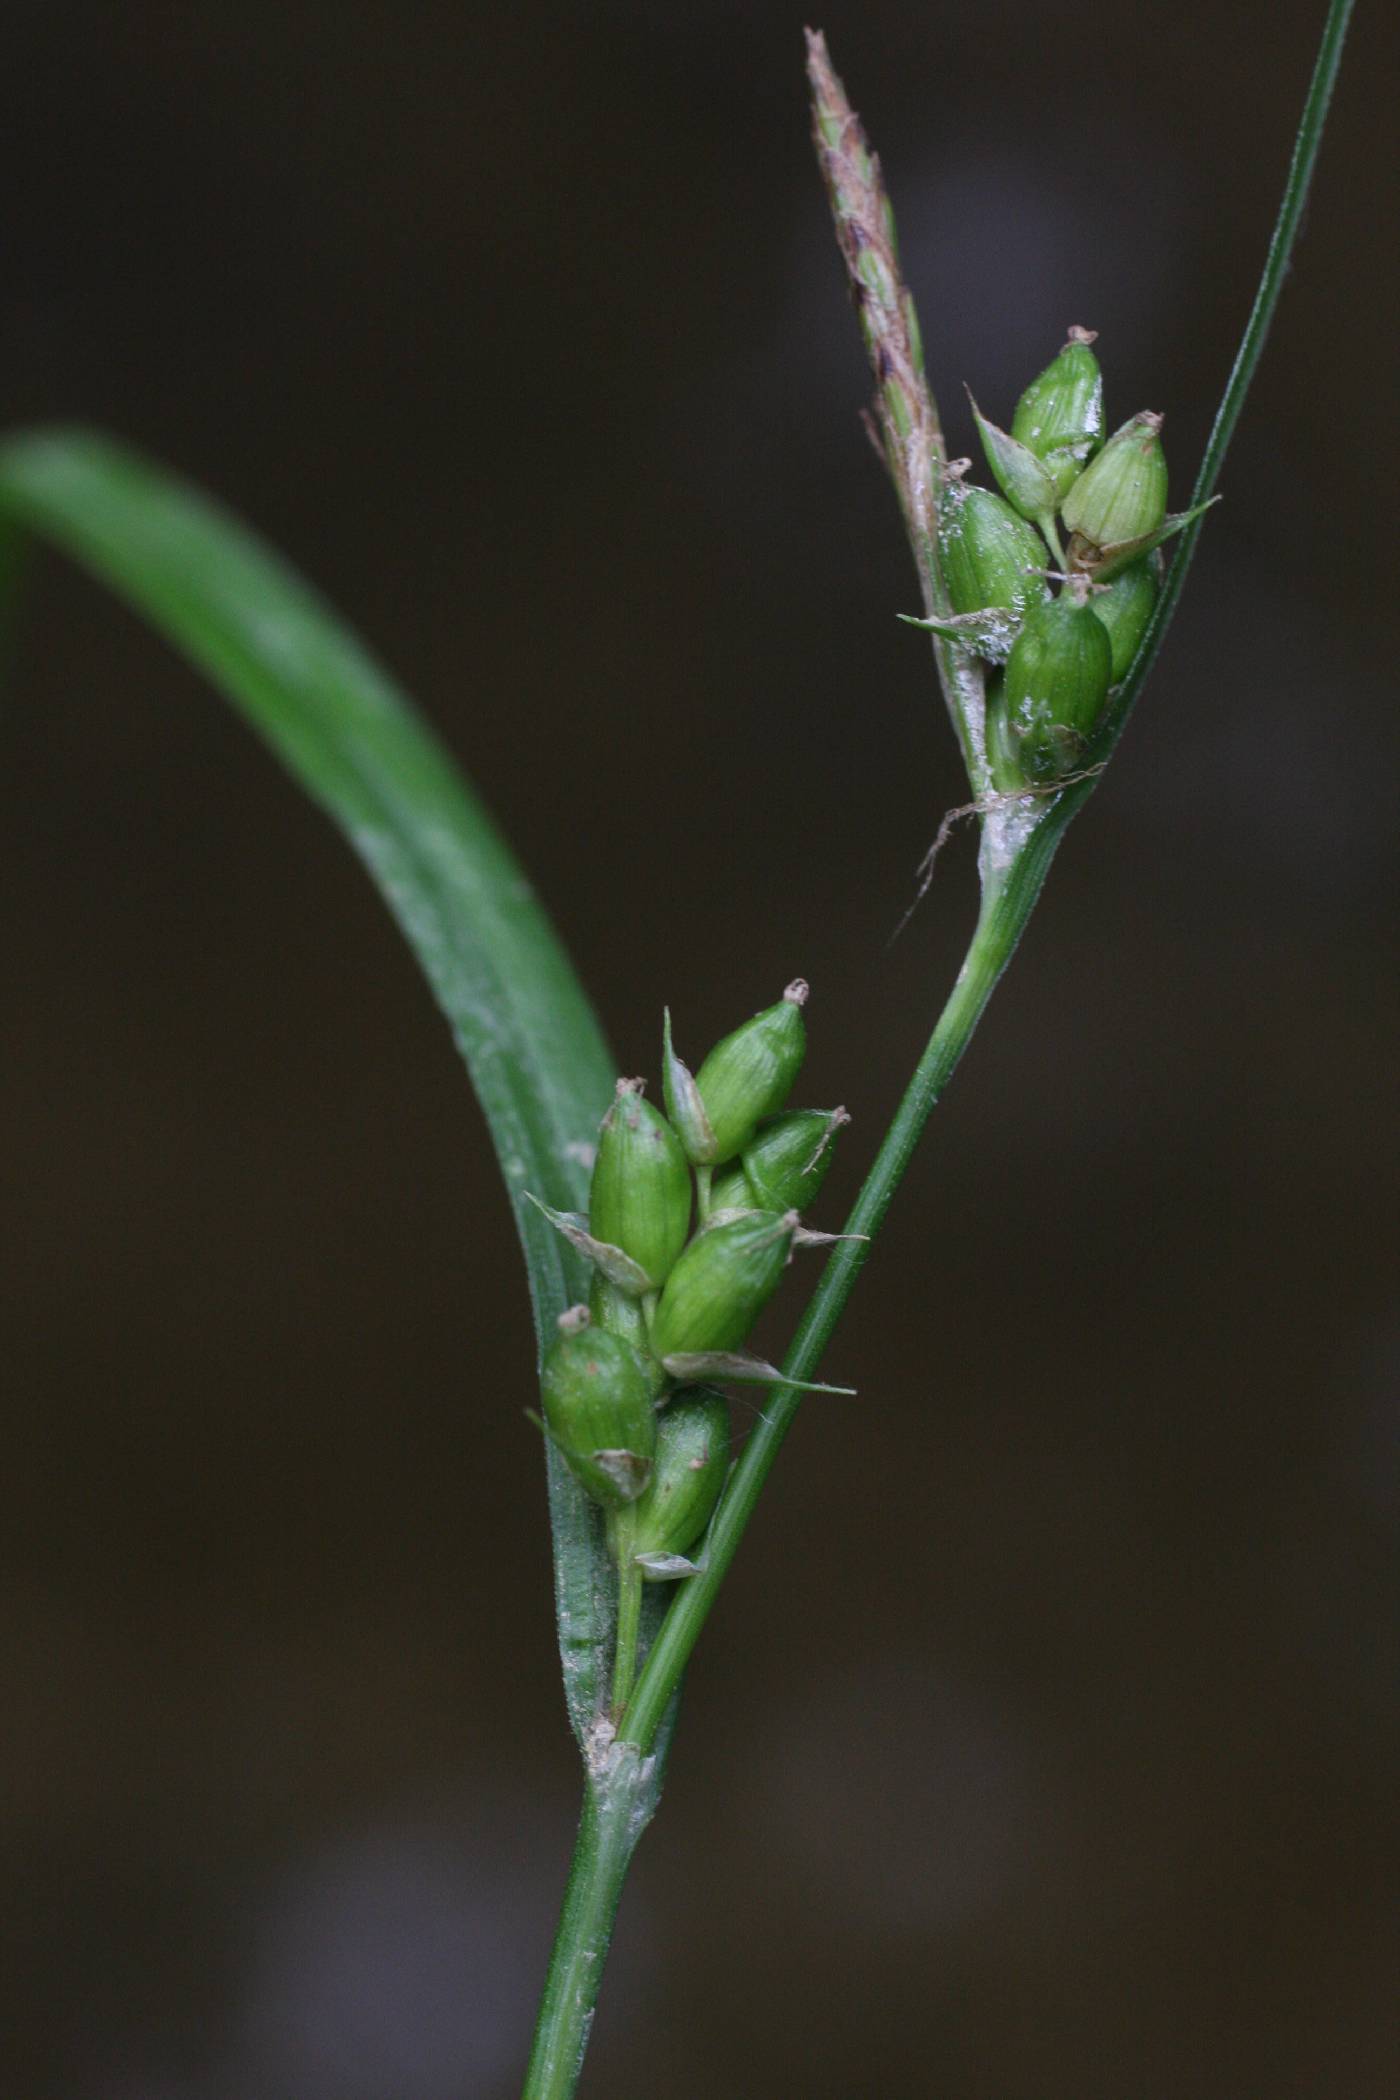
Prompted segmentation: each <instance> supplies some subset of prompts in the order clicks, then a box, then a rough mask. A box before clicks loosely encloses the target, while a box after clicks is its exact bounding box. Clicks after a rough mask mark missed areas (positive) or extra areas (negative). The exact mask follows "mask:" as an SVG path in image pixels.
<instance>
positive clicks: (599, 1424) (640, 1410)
mask: <svg viewBox="0 0 1400 2100" xmlns="http://www.w3.org/2000/svg"><path fill="white" fill-rule="evenodd" d="M558 1326H559V1333H558V1337H557V1339H556V1340H555V1342H554V1345H553V1347H552V1348H551V1349H550V1351H549V1353H548V1355H547V1356H546V1357H545V1360H544V1369H543V1372H542V1374H541V1379H540V1388H541V1391H542V1393H543V1395H544V1418H545V1424H546V1426H547V1428H548V1430H549V1433H550V1435H551V1436H552V1437H553V1439H554V1442H555V1443H556V1445H557V1446H558V1448H559V1449H560V1451H561V1452H562V1453H563V1455H564V1457H565V1458H566V1459H567V1460H568V1462H569V1465H570V1467H571V1469H572V1470H573V1472H574V1473H575V1474H576V1475H577V1476H578V1478H579V1480H580V1481H581V1482H582V1483H583V1485H584V1487H585V1488H587V1490H588V1492H589V1494H590V1495H591V1496H592V1497H593V1499H594V1501H595V1502H599V1503H601V1504H602V1505H603V1507H604V1508H605V1509H618V1508H621V1507H622V1505H623V1504H624V1503H627V1502H635V1501H636V1499H637V1497H638V1495H640V1494H641V1493H642V1491H643V1489H644V1488H645V1487H646V1484H647V1482H648V1480H649V1479H650V1478H651V1465H652V1456H653V1454H654V1452H655V1450H656V1416H655V1414H654V1413H653V1410H652V1398H651V1386H650V1382H649V1380H648V1378H647V1375H646V1373H645V1371H644V1370H643V1368H642V1365H641V1363H640V1362H639V1361H638V1358H637V1355H636V1353H635V1351H634V1350H633V1349H632V1348H631V1347H630V1346H629V1344H628V1343H626V1342H624V1341H622V1340H621V1339H620V1338H619V1337H618V1336H617V1335H615V1334H609V1333H608V1332H607V1330H606V1329H605V1328H601V1327H595V1326H594V1325H593V1321H592V1317H591V1315H590V1313H589V1310H588V1307H587V1306H586V1305H575V1306H572V1307H571V1308H570V1310H569V1311H568V1312H566V1313H561V1314H560V1316H559V1322H558Z"/></svg>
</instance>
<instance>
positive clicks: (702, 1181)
mask: <svg viewBox="0 0 1400 2100" xmlns="http://www.w3.org/2000/svg"><path fill="white" fill-rule="evenodd" d="M714 1171H715V1170H714V1168H713V1167H703V1166H702V1167H697V1168H696V1169H695V1204H696V1209H697V1210H698V1211H699V1214H700V1223H701V1224H702V1225H704V1224H706V1223H708V1221H709V1216H710V1184H711V1182H712V1181H713V1180H714Z"/></svg>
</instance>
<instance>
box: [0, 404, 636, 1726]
mask: <svg viewBox="0 0 1400 2100" xmlns="http://www.w3.org/2000/svg"><path fill="white" fill-rule="evenodd" d="M13 526H19V527H21V528H24V529H26V530H27V531H29V532H31V533H33V534H35V535H37V536H38V537H40V538H42V539H45V540H48V541H50V542H52V543H53V544H54V545H55V546H57V547H59V548H61V549H62V551H63V552H64V553H66V554H68V555H69V556H71V557H72V558H73V559H74V560H75V561H77V562H79V563H81V564H82V565H83V566H84V567H85V568H87V569H89V570H90V571H91V572H92V573H93V574H94V575H95V576H97V577H99V578H100V579H101V580H102V581H103V582H104V583H107V584H109V585H110V586H111V587H112V589H113V590H114V591H116V592H117V593H118V594H119V595H120V596H121V597H123V598H125V599H126V600H127V602H128V603H129V604H130V605H131V606H133V607H134V608H135V610H136V611H137V612H138V613H140V614H141V615H143V616H144V617H145V618H146V619H147V620H149V621H150V622H151V624H152V625H153V626H154V627H155V628H156V629H158V631H159V632H160V633H161V634H162V635H163V636H164V637H165V638H166V640H167V641H169V642H171V643H173V644H174V646H175V647H176V648H177V649H178V650H180V651H181V652H182V654H183V655H185V656H186V657H188V658H189V660H190V661H191V662H192V663H194V664H195V665H197V666H198V667H199V668H200V669H201V670H202V671H204V672H205V673H207V675H208V677H209V678H210V680H211V682H212V683H213V684H214V685H215V686H216V687H217V688H218V690H219V691H220V692H221V693H222V694H223V695H224V697H225V698H226V699H228V700H230V701H232V702H233V703H234V705H235V706H236V707H238V708H239V709H240V710H241V712H242V713H243V714H244V715H245V716H246V717H247V719H248V720H249V721H250V722H251V723H252V725H253V727H254V728H255V729H256V730H257V731H258V733H259V734H260V735H261V736H262V737H263V738H264V739H265V741H266V742H267V743H268V744H269V745H270V746H271V748H272V749H273V751H274V752H275V753H276V755H277V756H278V757H279V758H280V759H281V761H282V763H283V764H284V765H285V766H286V768H287V770H288V771H289V772H290V773H291V774H292V776H293V778H294V779H296V780H297V781H298V782H300V784H301V786H302V787H304V788H305V789H306V791H307V793H308V794H309V795H310V796H311V797H312V798H313V800H314V801H316V802H318V803H319V804H320V806H321V808H322V809H323V810H325V812H326V814H327V815H328V816H329V817H330V818H331V819H332V821H333V822H334V823H335V824H336V825H337V826H338V827H339V829H340V830H341V831H342V832H343V833H344V835H345V837H346V838H347V840H348V841H349V843H350V844H351V845H352V846H353V848H354V850H355V851H356V853H357V854H358V855H359V856H360V858H361V860H362V861H363V862H364V864H365V866H366V867H367V868H368V870H369V872H370V875H371V877H372V878H373V880H374V882H375V883H376V885H377V886H378V888H379V890H380V893H381V894H382V896H383V897H384V900H385V902H386V903H387V904H388V906H389V909H390V911H391V912H392V913H393V915H394V917H395V919H396V920H397V921H398V924H399V926H400V928H401V929H402V931H403V934H404V936H405V938H406V939H407V941H408V943H409V945H410V947H411V948H412V949H413V951H414V953H415V955H416V956H417V958H418V961H419V963H420V964H421V965H422V968H423V971H424V974H425V975H426V977H427V979H428V982H429V984H430V985H431V986H432V989H433V991H434V993H435V994H436V996H437V1000H438V1003H439V1005H440V1006H441V1007H442V1010H443V1012H444V1013H445V1014H446V1016H447V1018H448V1021H449V1022H450V1023H451V1026H452V1030H453V1034H454V1035H455V1037H456V1040H457V1044H458V1047H459V1048H460V1050H461V1052H462V1055H463V1057H464V1058H465V1060H466V1063H467V1068H468V1070H469V1072H470V1074H471V1079H472V1084H473V1086H474V1087H475V1089H476V1093H477V1098H478V1099H479V1101H480V1102H481V1106H482V1108H483V1110H484V1111H485V1114H486V1119H487V1121H488V1123H489V1124H490V1127H491V1135H492V1138H493V1140H494V1142H495V1146H496V1152H497V1156H498V1158H499V1160H500V1165H501V1172H502V1174H503V1175H504V1177H505V1182H506V1187H507V1190H508V1191H509V1194H510V1199H511V1204H512V1207H513V1210H514V1213H515V1220H516V1226H517V1229H518V1231H519V1234H520V1239H521V1244H522V1246H523V1248H524V1252H525V1263H526V1268H527V1270H528V1273H529V1280H530V1296H531V1302H532V1305H533V1307H534V1315H535V1325H536V1331H537V1334H539V1335H541V1336H544V1335H545V1334H547V1333H548V1330H549V1328H550V1327H551V1325H552V1322H553V1319H554V1316H555V1315H556V1314H557V1313H558V1312H559V1311H560V1310H561V1309H562V1308H563V1307H564V1305H566V1304H567V1303H568V1302H569V1299H570V1298H571V1297H574V1296H577V1295H578V1294H579V1290H580V1287H581V1280H582V1279H581V1266H580V1265H579V1264H578V1261H577V1257H576V1256H574V1255H573V1254H572V1253H571V1252H570V1250H569V1249H568V1248H567V1247H566V1246H565V1245H564V1243H563V1242H562V1241H561V1240H560V1238H559V1236H558V1234H557V1233H555V1232H554V1231H553V1230H552V1229H551V1227H550V1226H549V1225H548V1223H547V1222H546V1221H545V1219H544V1218H543V1217H542V1216H541V1215H540V1213H539V1211H538V1210H536V1209H535V1208H534V1207H533V1206H532V1205H531V1204H529V1203H527V1202H526V1201H525V1200H524V1199H525V1191H526V1189H527V1188H528V1189H530V1190H531V1191H532V1192H533V1193H535V1194H536V1195H538V1196H540V1197H542V1198H543V1199H544V1200H545V1201H546V1202H549V1203H551V1204H554V1205H557V1206H558V1207H560V1208H561V1209H570V1208H573V1207H575V1206H577V1205H578V1204H580V1203H581V1202H583V1201H584V1200H586V1191H587V1182H588V1173H587V1159H588V1147H589V1146H590V1144H591V1143H592V1141H593V1140H594V1138H595V1136H596V1133H597V1128H598V1122H599V1118H600V1117H601V1115H602V1113H603V1110H604V1108H605V1107H606V1104H607V1099H608V1095H609V1092H610V1088H611V1079H612V1065H611V1062H610V1059H609V1056H608V1051H607V1047H606V1045H605V1043H604V1041H603V1037H602V1034H601V1032H600V1030H599V1027H598V1024H597V1021H596V1020H595V1018H594V1015H593V1013H592V1010H591V1008H590V1007H589V1005H588V1002H587V1000H586V998H585V996H584V994H583V992H582V990H581V988H580V986H579V983H578V980H577V979H576V977H575V976H574V973H573V971H572V969H571V968H570V966H569V962H568V958H567V956H566V955H565V953H564V950H563V948H562V947H561V945H560V943H559V940H558V938H557V936H556V934H555V933H554V930H553V928H552V927H551V925H550V923H549V920H548V918H547V917H546V915H545V913H544V911H543V909H542V908H541V906H540V904H539V902H538V901H537V899H536V898H535V896H534V893H533V891H532V890H531V888H530V885H529V883H528V882H527V881H526V879H525V877H524V875H523V874H522V872H521V870H520V868H519V866H518V865H517V863H516V862H515V860H514V859H513V857H512V855H511V853H510V851H509V849H508V848H507V846H506V845H505V843H504V841H503V840H502V838H501V837H500V834H499V833H498V832H497V830H496V828H495V826H494V824H493V823H492V821H491V819H490V817H489V816H488V815H487V814H486V811H485V810H484V809H483V808H482V806H481V804H480V803H479V802H478V801H477V799H476V797H475V796H474V795H473V793H472V791H471V789H470V788H469V787H468V786H467V784H466V783H465V781H464V780H463V779H462V777H461V775H460V774H459V772H458V771H457V769H456V767H455V766H454V765H453V762H452V760H451V759H450V757H449V756H448V754H447V752H446V751H445V750H444V749H443V747H442V746H441V744H439V743H438V741H437V739H436V738H435V737H434V736H433V735H432V733H431V732H430V730H429V729H428V728H427V727H426V726H425V724H424V723H423V722H422V720H421V719H420V718H419V716H418V715H417V714H416V713H415V712H414V710H413V708H412V707H411V706H410V704H409V703H408V701H407V700H406V699H405V698H404V696H403V695H402V694H401V693H400V692H399V691H398V690H397V688H396V687H395V686H394V684H393V682H392V680H391V679H390V678H389V677H388V676H387V675H386V674H385V672H384V671H383V670H382V669H381V668H380V667H379V666H378V665H377V664H376V663H375V662H374V661H373V659H372V658H371V657H370V656H369V655H368V654H367V653H366V651H365V650H364V648H363V647H362V645H361V644H360V643H359V641H358V640H357V639H356V638H355V637H354V635H353V634H351V633H349V632H348V631H347V629H346V628H345V627H344V625H343V624H342V623H341V622H340V621H339V620H338V619H337V618H336V617H335V615H334V614H333V613H332V612H330V611H329V610H328V608H327V607H325V606H324V605H322V604H321V603H320V602H319V601H318V600H317V598H316V597H315V595H314V593H313V592H312V591H311V590H310V589H309V588H308V587H307V585H306V584H305V583H303V582H302V581H301V580H300V579H299V578H298V577H297V576H295V575H294V574H293V573H292V572H291V571H290V570H289V569H288V568H287V567H286V566H285V565H284V564H283V563H282V562H280V561H279V560H278V559H277V558H276V557H275V556H274V555H273V554H272V553H271V552H270V551H269V550H268V549H267V548H266V547H264V546H263V545H262V544H261V543H260V542H259V541H258V540H256V539H255V538H254V537H253V536H252V534H250V533H249V532H248V531H247V530H246V528H244V527H243V526H241V525H240V524H238V523H237V522H236V521H235V520H234V519H232V518H231V517H229V516H228V514H227V513H226V512H224V511H222V510H220V509H219V508H217V506H215V505H214V504H213V503H211V502H210V501H209V500H208V498H207V497H205V496H202V495H200V494H199V493H198V492H197V491H195V490H194V489H192V488H190V487H189V486H187V485H186V484H184V483H183V482H181V481H179V480H177V479H176V478H175V477H173V476H172V475H170V474H168V473H167V472H165V471H164V470H162V469H161V468H159V467H157V466H154V465H152V464H150V463H149V462H147V461H145V460H143V459H140V458H138V457H136V456H135V455H133V454H132V453H130V452H127V451H125V450H123V449H121V448H120V447H118V446H116V445H114V444H112V443H111V442H110V441H108V440H106V439H104V438H100V437H97V436H94V435H91V434H88V433H86V432H81V431H73V432H70V431H54V432H38V433H35V434H30V435H24V436H21V437H18V438H14V439H11V440H10V441H8V442H7V443H5V444H3V445H0V532H6V533H7V534H8V528H10V527H13ZM548 1463H549V1494H550V1516H551V1522H552V1526H553V1531H554V1549H555V1578H556V1601H557V1605H558V1612H559V1635H560V1649H561V1654H562V1658H563V1664H564V1682H565V1693H566V1697H567V1700H568V1704H569V1711H570V1716H571V1719H572V1721H573V1724H574V1728H575V1731H576V1733H578V1734H579V1735H580V1737H582V1735H583V1732H584V1730H585V1729H586V1728H587V1726H588V1724H589V1722H590V1721H591V1720H592V1719H593V1717H594V1715H595V1713H596V1710H597V1705H598V1694H599V1682H600V1679H599V1664H600V1657H601V1654H602V1651H603V1649H604V1647H605V1645H606V1643H607V1641H608V1638H609V1634H610V1630H611V1622H612V1602H611V1590H612V1585H611V1581H610V1576H609V1569H608V1562H607V1558H606V1554H605V1551H604V1548H603V1545H602V1541H601V1539H600V1536H599V1526H598V1524H597V1522H596V1520H595V1518H594V1516H593V1514H592V1507H591V1505H590V1504H589V1503H588V1501H587V1500H586V1498H585V1496H584V1495H583V1493H582V1490H581V1489H580V1488H579V1487H578V1486H577V1484H576V1483H575V1482H574V1480H573V1478H572V1476H571V1475H570V1474H569V1472H568V1471H567V1469H566V1468H565V1467H564V1466H563V1464H562V1463H561V1462H560V1460H559V1459H558V1457H557V1456H556V1455H555V1454H554V1453H553V1452H552V1451H551V1452H549V1454H548Z"/></svg>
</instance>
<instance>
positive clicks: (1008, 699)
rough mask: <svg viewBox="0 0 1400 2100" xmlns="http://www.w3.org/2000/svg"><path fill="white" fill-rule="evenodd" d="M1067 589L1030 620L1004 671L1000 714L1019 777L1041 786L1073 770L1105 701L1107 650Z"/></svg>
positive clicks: (1081, 591) (1099, 628)
mask: <svg viewBox="0 0 1400 2100" xmlns="http://www.w3.org/2000/svg"><path fill="white" fill-rule="evenodd" d="M1087 596H1088V593H1087V588H1086V587H1085V586H1083V585H1080V586H1079V588H1078V589H1075V588H1070V587H1067V588H1066V589H1065V590H1064V591H1063V592H1062V593H1061V595H1060V596H1059V597H1058V598H1052V599H1051V601H1050V603H1049V604H1048V605H1042V606H1040V607H1038V608H1037V610H1036V611H1035V612H1033V613H1032V614H1031V616H1030V618H1029V619H1028V620H1027V621H1026V624H1025V626H1024V627H1023V628H1022V629H1021V632H1020V634H1019V636H1018V637H1017V640H1016V646H1015V648H1014V649H1013V650H1012V652H1011V655H1010V658H1009V659H1008V662H1007V666H1006V689H1005V702H1004V704H1005V708H1006V719H1007V723H1008V725H1009V727H1010V731H1011V735H1012V738H1013V739H1014V742H1015V749H1016V752H1017V756H1018V758H1019V762H1020V767H1021V770H1022V771H1023V772H1024V774H1025V775H1026V777H1027V779H1028V780H1032V781H1036V782H1038V783H1041V784H1044V783H1047V782H1050V781H1054V780H1058V779H1060V778H1062V777H1063V775H1065V774H1066V773H1069V772H1072V771H1073V770H1074V768H1075V766H1076V765H1077V764H1078V762H1079V760H1080V758H1081V756H1082V754H1083V750H1084V746H1085V744H1086V743H1087V741H1088V739H1089V737H1090V735H1091V733H1092V732H1093V729H1094V727H1095V725H1096V724H1097V722H1098V719H1099V716H1100V714H1101V713H1102V711H1103V704H1104V701H1105V700H1106V699H1107V697H1108V688H1109V680H1110V677H1111V674H1112V668H1113V647H1112V644H1111V642H1110V641H1109V638H1108V629H1107V628H1106V627H1105V626H1104V624H1103V622H1102V621H1101V620H1100V619H1099V618H1098V616H1097V615H1096V614H1095V613H1094V612H1092V611H1091V610H1090V608H1089V605H1088V603H1087Z"/></svg>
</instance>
